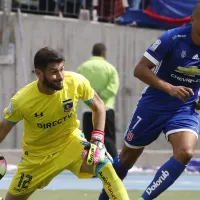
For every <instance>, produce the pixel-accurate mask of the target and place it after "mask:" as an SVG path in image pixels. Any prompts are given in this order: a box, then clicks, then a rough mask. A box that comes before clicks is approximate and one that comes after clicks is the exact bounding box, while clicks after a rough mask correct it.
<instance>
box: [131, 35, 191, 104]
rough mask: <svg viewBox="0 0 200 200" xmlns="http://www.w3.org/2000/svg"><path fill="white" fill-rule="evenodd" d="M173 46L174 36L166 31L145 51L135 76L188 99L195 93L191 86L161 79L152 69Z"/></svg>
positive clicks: (183, 98)
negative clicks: (176, 84) (174, 84)
mask: <svg viewBox="0 0 200 200" xmlns="http://www.w3.org/2000/svg"><path fill="white" fill-rule="evenodd" d="M172 48H173V42H172V38H171V37H170V36H169V35H168V33H165V34H164V35H162V36H161V37H160V39H159V40H157V41H156V42H155V43H154V44H153V45H152V46H151V47H150V48H149V49H148V50H147V51H146V52H145V53H144V56H143V57H142V58H141V60H140V61H139V62H138V64H137V65H136V67H135V70H134V76H135V77H137V78H138V79H140V80H141V81H143V82H144V83H146V84H148V85H150V86H152V87H154V88H157V89H160V90H163V91H165V92H167V93H168V94H169V95H171V96H175V97H177V98H179V99H180V100H182V101H186V100H187V99H188V98H189V97H190V96H191V95H194V93H193V91H192V89H191V88H187V87H183V86H173V85H171V84H170V83H168V82H166V81H164V80H162V79H160V78H159V77H158V76H157V75H156V74H154V73H153V71H152V69H153V68H154V67H155V66H157V65H159V64H160V62H161V61H162V60H163V59H165V57H166V55H167V53H169V51H170V50H171V49H172Z"/></svg>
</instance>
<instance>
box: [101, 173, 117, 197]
mask: <svg viewBox="0 0 200 200" xmlns="http://www.w3.org/2000/svg"><path fill="white" fill-rule="evenodd" d="M98 174H99V176H100V177H101V180H102V181H103V182H104V183H105V184H106V185H107V186H108V192H109V193H110V195H111V197H112V199H113V200H115V199H117V197H116V196H115V195H114V192H113V190H112V186H111V183H110V182H109V181H108V178H107V177H105V176H104V175H103V173H102V172H101V171H100V172H99V173H98Z"/></svg>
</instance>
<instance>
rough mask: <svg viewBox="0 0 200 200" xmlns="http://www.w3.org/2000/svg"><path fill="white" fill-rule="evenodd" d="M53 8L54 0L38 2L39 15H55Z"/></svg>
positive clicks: (40, 0)
mask: <svg viewBox="0 0 200 200" xmlns="http://www.w3.org/2000/svg"><path fill="white" fill-rule="evenodd" d="M55 6H56V2H55V0H39V12H40V14H48V15H56V12H55Z"/></svg>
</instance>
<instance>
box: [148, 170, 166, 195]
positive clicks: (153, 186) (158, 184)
mask: <svg viewBox="0 0 200 200" xmlns="http://www.w3.org/2000/svg"><path fill="white" fill-rule="evenodd" d="M168 176H169V172H168V171H167V170H165V171H162V175H161V176H160V177H159V178H158V180H157V181H156V182H153V185H152V186H150V187H148V188H147V189H146V192H147V194H148V195H150V194H151V193H152V191H154V190H155V189H156V188H157V187H159V186H160V185H161V184H162V182H163V181H164V180H165V179H166V178H167V177H168Z"/></svg>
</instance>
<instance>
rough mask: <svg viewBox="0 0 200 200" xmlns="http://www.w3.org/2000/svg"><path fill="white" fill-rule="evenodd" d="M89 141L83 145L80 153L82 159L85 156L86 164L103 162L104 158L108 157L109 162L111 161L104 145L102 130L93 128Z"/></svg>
mask: <svg viewBox="0 0 200 200" xmlns="http://www.w3.org/2000/svg"><path fill="white" fill-rule="evenodd" d="M90 142H91V143H89V145H87V146H85V148H84V151H83V154H82V158H83V159H85V157H86V156H87V164H88V165H92V164H96V165H98V164H99V163H103V162H104V160H105V158H108V159H109V160H110V161H111V162H112V161H113V159H112V157H111V156H110V154H109V153H108V152H107V150H106V147H105V145H104V132H103V131H99V130H93V131H92V135H91V141H90Z"/></svg>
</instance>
